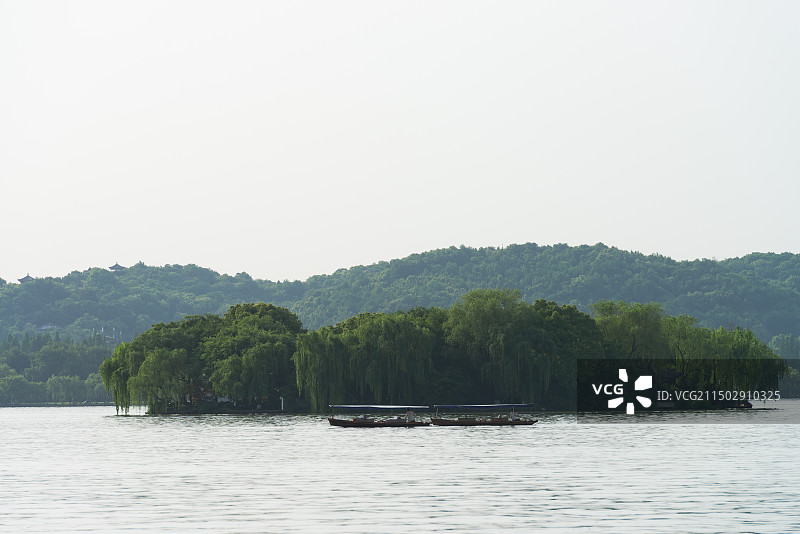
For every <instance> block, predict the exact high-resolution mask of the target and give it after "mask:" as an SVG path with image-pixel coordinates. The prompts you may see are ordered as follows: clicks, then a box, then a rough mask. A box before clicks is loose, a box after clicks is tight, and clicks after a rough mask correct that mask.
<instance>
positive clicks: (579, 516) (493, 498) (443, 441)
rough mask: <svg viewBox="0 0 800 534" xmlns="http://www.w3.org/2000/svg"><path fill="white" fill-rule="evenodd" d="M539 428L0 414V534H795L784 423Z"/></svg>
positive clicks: (791, 451)
mask: <svg viewBox="0 0 800 534" xmlns="http://www.w3.org/2000/svg"><path fill="white" fill-rule="evenodd" d="M787 402H788V401H787ZM539 421H540V422H539V423H538V424H536V425H533V426H529V427H456V428H452V427H426V428H413V429H405V428H382V429H346V428H335V427H331V426H329V425H328V423H327V422H326V420H325V417H323V416H200V417H180V416H167V417H143V416H132V417H116V416H114V409H113V408H0V426H2V428H3V438H2V441H1V442H0V458H1V459H0V462H2V463H0V530H2V531H8V532H21V531H29V532H42V531H57V532H70V531H81V532H92V531H94V532H108V531H115V532H118V531H135V532H141V531H192V532H195V531H211V532H347V533H351V532H415V533H418V532H442V531H449V532H497V531H500V530H514V531H518V532H523V531H524V532H528V531H531V530H533V529H542V528H553V529H555V530H562V531H572V530H576V529H583V530H589V531H597V532H790V531H797V530H800V520H799V519H797V514H796V509H795V507H796V503H798V502H800V475H798V470H797V468H798V465H799V463H798V460H797V456H798V445H797V444H798V443H799V442H800V425H749V424H746V425H729V424H725V425H680V424H664V425H587V424H582V423H581V424H576V423H575V418H574V417H567V416H556V415H551V416H539Z"/></svg>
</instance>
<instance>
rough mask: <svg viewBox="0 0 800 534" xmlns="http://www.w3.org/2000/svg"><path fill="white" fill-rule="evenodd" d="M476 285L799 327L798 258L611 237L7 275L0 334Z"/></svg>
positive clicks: (766, 327)
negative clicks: (371, 259)
mask: <svg viewBox="0 0 800 534" xmlns="http://www.w3.org/2000/svg"><path fill="white" fill-rule="evenodd" d="M478 288H485V289H491V288H509V289H519V290H520V292H521V294H522V296H523V298H524V299H525V300H527V301H529V302H533V301H534V300H536V299H540V298H544V299H548V300H553V301H555V302H557V303H559V304H575V305H576V306H577V307H578V308H579V309H581V310H584V311H588V310H589V306H590V304H592V303H593V302H596V301H598V300H603V299H612V300H625V301H628V302H643V303H646V302H659V303H661V304H662V305H663V306H664V310H665V311H666V312H667V313H668V314H670V315H680V314H688V315H692V316H694V317H696V318H697V319H699V321H700V324H702V325H704V326H708V327H712V328H716V327H718V326H725V327H728V326H742V327H745V328H749V329H751V330H753V331H754V332H755V333H756V334H757V335H758V336H759V337H760V338H761V339H762V340H764V341H766V342H769V341H770V339H771V338H772V336H775V335H777V334H792V335H794V336H795V337H796V336H797V335H798V334H800V255H797V254H789V253H784V254H771V253H770V254H764V253H755V254H750V255H747V256H745V257H742V258H735V259H729V260H724V261H714V260H707V259H704V260H696V261H680V262H679V261H675V260H672V259H670V258H667V257H664V256H660V255H650V256H645V255H643V254H640V253H638V252H627V251H623V250H619V249H616V248H613V247H607V246H605V245H603V244H597V245H594V246H588V245H583V246H578V247H570V246H567V245H554V246H538V245H536V244H534V243H529V244H525V245H512V246H508V247H505V248H481V249H473V248H468V247H460V248H456V247H450V248H448V249H440V250H434V251H430V252H425V253H421V254H414V255H411V256H409V257H407V258H403V259H397V260H392V261H389V262H380V263H377V264H374V265H369V266H358V267H352V268H350V269H340V270H338V271H336V272H335V273H333V274H331V275H318V276H313V277H311V278H309V279H308V280H306V281H305V282H300V281H295V282H272V281H263V280H254V279H252V278H251V277H250V276H248V275H247V274H245V273H240V274H237V275H236V276H228V275H219V274H218V273H216V272H214V271H211V270H209V269H204V268H201V267H198V266H195V265H187V266H180V265H167V266H164V267H149V266H146V265H144V264H141V263H139V264H137V265H133V266H131V267H129V268H127V269H124V270H120V271H116V272H112V271H110V270H108V269H101V268H95V269H90V270H87V271H84V272H77V271H76V272H72V273H70V274H69V275H67V276H65V277H63V278H44V279H37V280H34V281H32V282H26V283H22V284H5V283H4V282H2V281H0V336H2V337H5V336H6V335H7V334H9V333H12V334H23V333H24V332H25V331H29V332H36V331H53V330H59V331H60V332H61V336H62V337H64V336H69V337H72V338H73V339H83V338H85V337H88V336H89V335H91V334H92V333H93V332H101V331H102V332H103V333H104V335H106V336H111V337H116V338H118V339H122V340H129V339H132V338H133V337H134V336H135V335H137V334H139V333H141V332H143V331H144V330H146V329H147V328H149V327H150V325H152V324H154V323H159V322H167V321H173V320H177V319H180V318H181V317H183V316H185V315H192V314H202V313H215V314H222V313H224V312H225V310H226V309H227V308H228V307H229V306H230V305H232V304H236V303H242V302H269V303H273V304H275V305H278V306H285V307H287V308H289V309H291V310H292V311H294V312H295V313H297V314H298V316H299V317H300V319H301V320H302V321H303V324H304V326H305V327H306V328H309V329H316V328H318V327H320V326H323V325H328V324H334V323H337V322H339V321H343V320H345V319H348V318H350V317H353V316H354V315H357V314H358V313H361V312H394V311H397V310H407V309H410V308H414V307H417V306H424V307H433V306H443V307H447V306H450V305H452V304H453V303H454V302H455V301H456V300H457V299H458V298H459V297H460V296H462V295H463V294H465V293H466V292H467V291H470V290H472V289H478Z"/></svg>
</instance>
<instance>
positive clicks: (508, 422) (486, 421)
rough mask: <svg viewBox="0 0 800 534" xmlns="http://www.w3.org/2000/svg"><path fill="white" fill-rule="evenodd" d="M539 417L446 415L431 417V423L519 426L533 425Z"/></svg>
mask: <svg viewBox="0 0 800 534" xmlns="http://www.w3.org/2000/svg"><path fill="white" fill-rule="evenodd" d="M537 422H539V420H538V419H509V418H507V417H489V418H475V417H459V418H458V419H445V418H444V417H431V424H432V425H436V426H517V425H532V424H534V423H537Z"/></svg>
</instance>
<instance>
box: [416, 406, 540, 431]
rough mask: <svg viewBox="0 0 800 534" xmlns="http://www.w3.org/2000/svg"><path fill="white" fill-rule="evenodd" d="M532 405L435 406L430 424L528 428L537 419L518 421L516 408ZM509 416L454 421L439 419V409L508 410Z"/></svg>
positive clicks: (460, 417)
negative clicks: (509, 410) (509, 411)
mask: <svg viewBox="0 0 800 534" xmlns="http://www.w3.org/2000/svg"><path fill="white" fill-rule="evenodd" d="M530 406H533V405H532V404H436V405H434V408H436V416H435V417H431V424H432V425H435V426H530V425H533V424H535V423H537V422H538V419H518V418H517V415H516V409H517V408H523V407H530ZM509 408H511V415H501V416H497V417H474V416H459V417H457V418H455V419H451V418H446V417H439V410H440V409H450V410H456V411H464V410H474V409H484V410H486V409H491V410H497V409H509Z"/></svg>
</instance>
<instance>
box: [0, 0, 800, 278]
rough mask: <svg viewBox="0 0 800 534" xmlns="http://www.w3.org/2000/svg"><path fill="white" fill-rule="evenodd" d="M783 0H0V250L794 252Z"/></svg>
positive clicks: (56, 262)
mask: <svg viewBox="0 0 800 534" xmlns="http://www.w3.org/2000/svg"><path fill="white" fill-rule="evenodd" d="M798 20H800V3H798V2H792V1H786V2H776V1H761V2H752V1H746V2H742V1H736V0H725V1H712V0H709V1H703V2H697V1H681V0H677V1H675V0H671V1H663V2H660V1H648V2H641V1H638V0H637V1H629V2H628V1H613V2H598V1H595V0H592V1H585V2H583V1H569V0H567V1H530V0H525V1H514V0H507V1H504V2H485V1H481V2H478V1H473V0H456V1H447V0H444V1H436V2H431V1H424V2H423V1H415V0H410V1H403V2H399V1H395V2H390V1H386V2H376V1H374V0H365V1H335V2H331V1H329V0H300V1H291V2H279V1H264V0H258V1H249V0H237V1H236V2H223V1H209V0H190V1H180V0H175V1H162V0H158V1H148V0H143V1H137V2H119V1H104V0H103V1H86V0H72V1H63V0H55V1H46V0H31V1H24V2H22V1H16V0H15V1H8V0H0V230H1V231H2V244H3V246H2V248H1V249H0V250H2V252H0V278H3V279H5V280H6V281H8V282H16V280H17V279H18V278H21V277H23V276H25V275H26V274H28V273H29V274H30V275H31V276H34V277H45V276H57V277H58V276H64V275H66V274H68V273H70V272H71V271H75V270H78V271H83V270H86V269H89V268H91V267H108V266H110V265H113V264H114V263H117V262H118V263H120V264H122V265H125V266H129V265H132V264H134V263H137V262H139V261H142V262H144V263H145V264H147V265H165V264H181V265H184V264H190V263H192V264H196V265H200V266H202V267H207V268H210V269H213V270H215V271H217V272H219V273H228V274H236V273H238V272H247V273H249V274H250V275H251V276H253V277H254V278H259V279H269V280H273V281H278V280H305V279H306V278H308V277H309V276H312V275H315V274H327V273H332V272H334V271H335V270H337V269H339V268H342V267H351V266H354V265H368V264H372V263H375V262H378V261H382V260H391V259H393V258H402V257H405V256H408V255H410V254H413V253H419V252H425V251H428V250H433V249H437V248H445V247H449V246H453V245H454V246H460V245H466V246H471V247H487V246H493V247H502V246H506V245H510V244H514V243H530V242H535V243H538V244H540V245H550V244H556V243H567V244H569V245H581V244H589V245H593V244H595V243H598V242H602V243H605V244H606V245H608V246H616V247H618V248H620V249H623V250H634V251H639V252H642V253H645V254H653V253H658V254H662V255H665V256H670V257H672V258H674V259H678V260H683V259H697V258H716V259H723V258H729V257H738V256H743V255H745V254H748V253H751V252H793V253H800V232H798V229H800V209H798V207H799V206H798V201H799V200H800V179H798V178H800V172H798V171H800V98H798V95H800V68H798V66H799V65H800V32H798V31H797V21H798Z"/></svg>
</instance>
